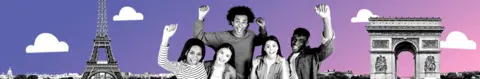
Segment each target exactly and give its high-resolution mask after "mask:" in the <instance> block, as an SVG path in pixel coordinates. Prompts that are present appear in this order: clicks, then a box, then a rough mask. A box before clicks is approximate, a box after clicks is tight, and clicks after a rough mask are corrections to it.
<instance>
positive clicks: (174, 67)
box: [158, 46, 207, 79]
mask: <svg viewBox="0 0 480 79" xmlns="http://www.w3.org/2000/svg"><path fill="white" fill-rule="evenodd" d="M158 65H160V66H161V67H163V68H164V69H165V70H168V71H170V72H172V73H173V74H175V76H176V77H177V78H179V79H192V78H195V79H207V72H206V71H205V67H204V65H203V63H199V64H196V65H189V64H187V63H185V62H176V61H169V60H168V47H167V46H160V52H159V53H158Z"/></svg>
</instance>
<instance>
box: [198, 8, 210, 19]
mask: <svg viewBox="0 0 480 79" xmlns="http://www.w3.org/2000/svg"><path fill="white" fill-rule="evenodd" d="M209 10H210V7H209V6H208V5H203V6H200V8H198V20H203V19H204V18H205V16H206V15H207V13H208V11H209Z"/></svg>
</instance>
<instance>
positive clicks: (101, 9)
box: [82, 0, 123, 79]
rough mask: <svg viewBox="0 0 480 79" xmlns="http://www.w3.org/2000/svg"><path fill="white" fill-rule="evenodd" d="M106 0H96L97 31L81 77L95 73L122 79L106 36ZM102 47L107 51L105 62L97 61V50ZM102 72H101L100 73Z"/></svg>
mask: <svg viewBox="0 0 480 79" xmlns="http://www.w3.org/2000/svg"><path fill="white" fill-rule="evenodd" d="M106 3H107V2H106V0H98V17H97V20H98V21H97V31H96V35H95V39H94V40H93V41H94V46H93V51H92V54H91V57H90V59H89V60H88V61H87V68H86V69H85V72H84V73H83V75H82V79H90V78H92V77H95V76H96V75H99V74H101V75H110V76H109V77H112V78H113V79H123V78H122V75H121V73H120V68H118V63H117V61H116V60H115V59H114V57H113V53H112V48H111V45H110V44H111V40H110V37H108V31H107V30H108V29H107V17H106V16H107V8H106ZM100 48H104V49H105V50H106V51H105V52H106V53H107V62H106V63H99V62H98V61H97V60H98V50H99V49H100ZM102 73H103V74H102ZM104 77H106V76H104Z"/></svg>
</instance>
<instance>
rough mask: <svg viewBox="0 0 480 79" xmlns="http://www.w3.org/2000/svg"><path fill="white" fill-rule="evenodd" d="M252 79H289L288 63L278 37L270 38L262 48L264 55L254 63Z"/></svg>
mask: <svg viewBox="0 0 480 79" xmlns="http://www.w3.org/2000/svg"><path fill="white" fill-rule="evenodd" d="M252 64H253V67H252V73H250V79H288V78H289V70H288V63H287V62H286V60H285V58H283V57H282V52H280V44H279V42H278V39H277V37H275V36H269V37H268V38H267V41H266V42H265V43H264V44H263V46H262V55H260V56H258V57H257V58H256V59H255V60H253V62H252Z"/></svg>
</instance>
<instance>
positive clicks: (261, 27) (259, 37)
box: [253, 17, 268, 46]
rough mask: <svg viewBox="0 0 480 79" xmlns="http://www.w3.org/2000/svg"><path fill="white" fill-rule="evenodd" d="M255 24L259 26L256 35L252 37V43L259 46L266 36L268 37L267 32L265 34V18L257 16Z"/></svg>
mask: <svg viewBox="0 0 480 79" xmlns="http://www.w3.org/2000/svg"><path fill="white" fill-rule="evenodd" d="M256 22H257V24H258V26H259V28H258V32H259V33H258V35H255V37H254V38H253V44H254V45H255V46H261V45H263V43H265V41H266V39H267V37H268V34H267V29H266V28H265V19H263V18H262V17H259V18H257V21H256Z"/></svg>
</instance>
